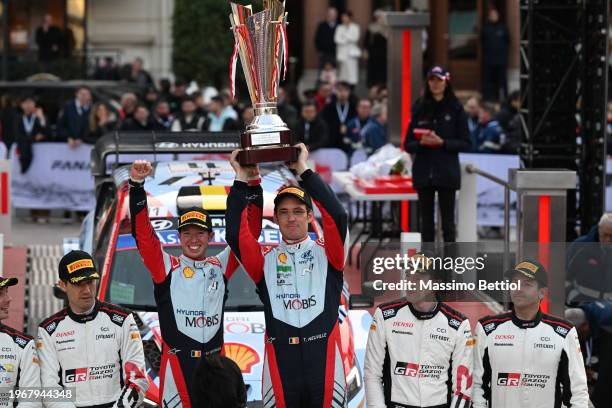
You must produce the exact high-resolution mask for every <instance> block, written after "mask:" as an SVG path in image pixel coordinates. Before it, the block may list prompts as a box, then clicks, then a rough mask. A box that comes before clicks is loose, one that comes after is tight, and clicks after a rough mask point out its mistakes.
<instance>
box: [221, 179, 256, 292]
mask: <svg viewBox="0 0 612 408" xmlns="http://www.w3.org/2000/svg"><path fill="white" fill-rule="evenodd" d="M247 193H248V194H247V202H248V203H247V219H248V227H249V231H250V232H251V235H252V236H253V237H254V238H255V239H258V238H259V235H260V234H261V221H262V216H263V190H262V188H261V179H260V178H259V170H258V171H257V176H253V177H249V180H248V188H247ZM226 221H227V219H226ZM226 225H228V227H227V228H226V231H227V229H228V228H229V225H230V224H229V223H227V222H226ZM226 240H227V233H226ZM217 258H219V261H220V262H221V264H222V265H223V274H224V276H225V278H226V279H227V280H229V279H230V278H231V277H232V275H233V274H234V272H236V269H237V268H238V266H239V261H238V258H236V255H235V254H234V252H233V251H231V246H229V245H228V247H227V248H226V249H225V250H224V251H223V252H222V253H221V254H219V255H217Z"/></svg>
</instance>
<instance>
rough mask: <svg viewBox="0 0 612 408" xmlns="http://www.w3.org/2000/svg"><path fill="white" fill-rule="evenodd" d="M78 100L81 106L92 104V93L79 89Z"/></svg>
mask: <svg viewBox="0 0 612 408" xmlns="http://www.w3.org/2000/svg"><path fill="white" fill-rule="evenodd" d="M77 99H78V100H79V103H80V104H81V105H89V104H90V103H91V92H89V89H79V91H78V92H77Z"/></svg>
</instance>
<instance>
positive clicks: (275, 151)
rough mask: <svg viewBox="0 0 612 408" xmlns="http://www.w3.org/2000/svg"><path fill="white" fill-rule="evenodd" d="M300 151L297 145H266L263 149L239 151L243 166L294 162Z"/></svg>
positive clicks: (240, 161)
mask: <svg viewBox="0 0 612 408" xmlns="http://www.w3.org/2000/svg"><path fill="white" fill-rule="evenodd" d="M298 156H299V152H298V149H297V147H293V146H287V147H266V148H261V149H251V150H242V151H241V152H240V153H238V162H239V163H240V165H242V166H252V165H254V164H258V163H274V162H282V163H285V162H294V161H297V159H298Z"/></svg>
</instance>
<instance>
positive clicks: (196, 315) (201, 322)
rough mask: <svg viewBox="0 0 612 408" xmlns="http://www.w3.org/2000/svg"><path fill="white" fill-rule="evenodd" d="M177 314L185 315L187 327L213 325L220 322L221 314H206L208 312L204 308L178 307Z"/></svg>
mask: <svg viewBox="0 0 612 408" xmlns="http://www.w3.org/2000/svg"><path fill="white" fill-rule="evenodd" d="M176 314H179V315H182V316H184V317H185V326H186V327H198V328H203V327H212V326H216V325H218V324H219V314H218V313H217V314H215V315H212V316H206V312H204V311H203V310H185V309H177V310H176Z"/></svg>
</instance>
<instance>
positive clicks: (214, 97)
mask: <svg viewBox="0 0 612 408" xmlns="http://www.w3.org/2000/svg"><path fill="white" fill-rule="evenodd" d="M210 101H211V102H219V103H220V104H223V98H222V97H220V96H218V95H217V96H213V97H212V98H210Z"/></svg>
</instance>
